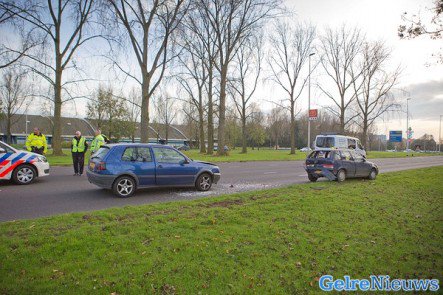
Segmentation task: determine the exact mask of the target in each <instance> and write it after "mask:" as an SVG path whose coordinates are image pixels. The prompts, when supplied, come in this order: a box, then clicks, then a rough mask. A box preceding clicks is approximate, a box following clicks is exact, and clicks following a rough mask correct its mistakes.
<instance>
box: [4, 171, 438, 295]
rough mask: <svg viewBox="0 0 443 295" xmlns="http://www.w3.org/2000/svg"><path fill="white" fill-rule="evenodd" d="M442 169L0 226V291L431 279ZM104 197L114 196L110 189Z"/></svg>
mask: <svg viewBox="0 0 443 295" xmlns="http://www.w3.org/2000/svg"><path fill="white" fill-rule="evenodd" d="M442 178H443V167H434V168H427V169H420V170H410V171H403V172H397V173H387V174H383V175H380V176H379V178H378V179H377V180H376V181H366V180H353V181H346V182H345V183H343V184H338V183H336V182H323V183H314V184H310V183H308V184H302V185H293V186H289V187H286V188H279V189H272V190H263V191H257V192H247V193H241V194H234V195H228V196H220V197H215V198H206V199H201V200H196V201H182V202H173V203H163V204H154V205H143V206H138V207H125V208H114V209H108V210H102V211H96V212H92V213H76V214H66V215H60V216H55V217H49V218H40V219H36V220H26V221H15V222H7V223H2V224H0V293H7V294H10V293H11V294H46V293H50V294H51V293H57V294H63V293H65V294H66V293H73V292H75V293H78V294H88V293H99V294H110V293H112V292H117V293H118V294H140V293H159V294H160V293H163V294H173V293H179V294H197V293H202V294H220V293H222V294H225V293H234V294H266V293H267V294H308V293H309V294H312V293H320V290H319V288H318V282H317V280H318V278H319V277H320V276H321V275H323V274H331V275H333V276H334V277H340V276H343V275H350V276H351V277H353V278H367V277H369V275H371V274H376V275H382V274H387V275H390V276H391V278H436V279H439V280H440V282H441V281H442V279H443V277H442V272H441V270H442V269H443V258H442V254H443V209H442V208H443V206H442V205H443V182H441V181H440V180H441V179H442ZM109 197H110V198H112V196H111V195H110V196H109Z"/></svg>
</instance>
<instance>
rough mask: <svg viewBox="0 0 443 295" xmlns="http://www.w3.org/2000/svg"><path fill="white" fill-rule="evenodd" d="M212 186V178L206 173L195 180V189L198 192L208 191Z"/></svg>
mask: <svg viewBox="0 0 443 295" xmlns="http://www.w3.org/2000/svg"><path fill="white" fill-rule="evenodd" d="M211 186H212V177H211V175H209V174H208V173H203V174H202V175H200V176H199V177H198V178H197V181H196V182H195V187H196V188H197V190H199V191H203V192H205V191H208V190H209V189H210V188H211Z"/></svg>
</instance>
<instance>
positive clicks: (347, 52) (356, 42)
mask: <svg viewBox="0 0 443 295" xmlns="http://www.w3.org/2000/svg"><path fill="white" fill-rule="evenodd" d="M320 40H321V49H322V54H323V56H322V58H321V64H322V66H323V69H324V70H325V73H326V75H327V76H328V77H329V78H330V79H331V80H332V81H333V83H334V84H335V86H336V89H337V91H336V92H337V94H338V95H334V94H333V93H331V92H330V91H329V90H326V89H325V87H323V86H321V85H318V88H319V89H320V90H321V91H322V92H323V94H325V95H326V96H327V97H328V98H329V99H330V100H331V101H332V103H333V106H332V107H325V108H326V109H328V110H329V111H330V112H331V113H332V114H333V115H335V116H337V117H338V118H339V120H340V132H341V133H344V132H345V128H346V126H347V124H348V123H350V122H352V120H353V119H354V118H356V117H357V116H358V115H357V114H353V115H352V116H347V112H346V111H347V110H349V109H350V106H351V104H352V103H353V102H354V101H355V98H356V96H355V92H354V91H352V90H353V89H352V85H353V84H354V80H355V79H357V78H358V77H359V76H360V75H361V73H357V72H356V73H354V75H351V74H350V69H351V66H352V64H353V63H354V62H355V59H356V57H357V56H358V54H359V53H360V51H361V47H362V44H363V40H364V38H363V35H362V33H361V32H360V30H359V29H358V28H352V29H347V28H346V26H345V25H342V26H341V27H339V28H338V29H336V30H332V29H331V28H327V29H326V30H325V34H324V36H322V37H321V38H320Z"/></svg>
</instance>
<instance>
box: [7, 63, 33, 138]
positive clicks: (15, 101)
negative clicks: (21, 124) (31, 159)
mask: <svg viewBox="0 0 443 295" xmlns="http://www.w3.org/2000/svg"><path fill="white" fill-rule="evenodd" d="M2 78H3V81H2V83H1V84H0V107H1V109H0V110H1V112H2V113H4V115H5V117H6V140H7V142H8V143H12V133H11V128H12V125H13V124H14V123H15V122H16V121H17V120H18V116H15V115H17V114H18V113H19V112H23V111H26V109H27V107H28V105H29V104H27V102H29V99H30V93H31V89H30V86H29V84H28V83H27V81H26V78H27V72H26V71H23V70H17V69H15V68H10V69H8V70H7V71H6V72H5V73H4V74H3V77H2Z"/></svg>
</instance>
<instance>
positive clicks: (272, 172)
mask: <svg viewBox="0 0 443 295" xmlns="http://www.w3.org/2000/svg"><path fill="white" fill-rule="evenodd" d="M263 174H277V172H274V171H271V172H265V173H263Z"/></svg>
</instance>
